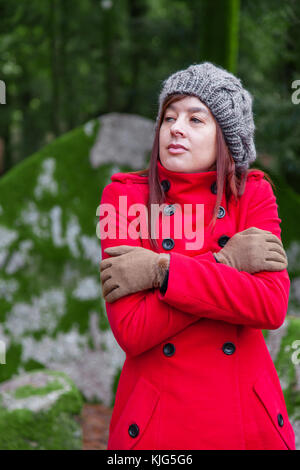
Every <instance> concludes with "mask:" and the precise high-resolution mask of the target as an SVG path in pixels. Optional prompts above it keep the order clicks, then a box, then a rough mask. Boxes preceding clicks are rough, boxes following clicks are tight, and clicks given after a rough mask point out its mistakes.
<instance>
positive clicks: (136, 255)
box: [100, 245, 170, 302]
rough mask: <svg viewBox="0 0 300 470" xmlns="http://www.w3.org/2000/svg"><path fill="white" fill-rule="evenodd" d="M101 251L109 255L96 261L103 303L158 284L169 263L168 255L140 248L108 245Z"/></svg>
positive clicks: (162, 278)
mask: <svg viewBox="0 0 300 470" xmlns="http://www.w3.org/2000/svg"><path fill="white" fill-rule="evenodd" d="M104 252H105V253H107V254H108V255H110V256H111V257H110V258H106V259H105V260H102V261H101V263H100V278H101V283H102V294H103V297H104V299H105V301H106V302H115V300H117V299H119V298H120V297H123V296H124V295H128V294H131V293H134V292H138V291H141V290H145V289H151V288H153V287H160V286H161V284H162V282H163V280H164V277H165V274H166V272H167V270H168V267H169V263H170V255H169V254H167V253H155V252H154V251H152V250H148V249H146V248H142V247H134V246H129V245H120V246H112V247H110V248H106V249H105V250H104Z"/></svg>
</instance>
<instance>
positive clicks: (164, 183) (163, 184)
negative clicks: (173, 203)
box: [161, 180, 171, 193]
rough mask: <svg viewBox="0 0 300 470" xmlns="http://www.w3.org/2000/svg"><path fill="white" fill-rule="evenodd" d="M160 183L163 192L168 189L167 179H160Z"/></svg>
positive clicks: (169, 184)
mask: <svg viewBox="0 0 300 470" xmlns="http://www.w3.org/2000/svg"><path fill="white" fill-rule="evenodd" d="M161 185H162V188H163V190H164V192H165V193H166V192H167V191H169V189H170V186H171V183H170V181H169V180H162V182H161Z"/></svg>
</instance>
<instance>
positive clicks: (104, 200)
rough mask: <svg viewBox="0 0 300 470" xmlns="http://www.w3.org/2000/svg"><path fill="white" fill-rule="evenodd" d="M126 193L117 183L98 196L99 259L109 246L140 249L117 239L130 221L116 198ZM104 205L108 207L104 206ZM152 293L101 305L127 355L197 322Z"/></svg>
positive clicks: (135, 243)
mask: <svg viewBox="0 0 300 470" xmlns="http://www.w3.org/2000/svg"><path fill="white" fill-rule="evenodd" d="M127 192H128V189H127V186H126V185H125V184H123V183H119V182H113V183H110V184H109V185H107V186H106V187H105V188H104V190H103V192H102V197H101V202H100V219H99V224H100V226H99V232H100V233H99V235H98V236H99V237H100V241H101V255H102V259H105V258H108V257H109V255H107V254H106V253H104V250H105V248H108V247H110V246H117V245H132V246H142V244H141V240H140V238H138V239H136V240H134V239H132V238H131V237H130V238H129V237H128V235H127V236H126V238H120V237H119V236H118V234H120V233H124V234H125V233H127V234H128V225H129V224H130V223H131V222H132V220H131V219H133V218H134V217H128V216H127V214H125V212H122V209H120V207H121V205H119V196H128V194H127ZM106 204H108V205H110V206H105V205H106ZM128 207H129V201H128ZM108 208H109V209H110V212H109V213H108V212H107V209H108ZM113 208H114V210H115V213H114V210H113ZM109 227H110V229H111V232H110V234H109V235H110V236H109V237H106V236H105V234H104V232H107V231H108V228H109ZM105 237H106V238H105ZM208 257H209V254H207V253H205V254H204V255H203V259H207V258H208ZM214 262H215V261H214ZM156 291H158V289H147V290H144V291H140V292H136V293H134V294H130V295H126V296H124V297H121V298H120V299H118V300H116V301H115V302H112V303H109V302H105V307H106V312H107V317H108V321H109V324H110V326H111V329H112V332H113V334H114V336H115V339H116V341H117V342H118V344H119V346H120V347H121V348H122V349H123V351H124V352H125V353H126V354H127V355H131V356H135V355H138V354H142V353H143V352H145V351H147V350H148V349H151V348H153V347H154V346H156V345H158V344H160V343H161V342H162V341H165V340H166V339H167V338H169V337H172V336H173V335H175V334H176V333H179V332H180V331H182V330H184V329H185V328H186V327H188V326H189V325H191V324H192V323H195V322H197V321H199V316H198V315H191V314H187V313H185V312H182V311H180V310H178V309H176V307H175V308H171V307H170V306H169V305H168V304H167V303H165V302H162V301H161V300H160V299H158V297H157V295H156Z"/></svg>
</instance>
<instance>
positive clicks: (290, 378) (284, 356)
mask: <svg viewBox="0 0 300 470" xmlns="http://www.w3.org/2000/svg"><path fill="white" fill-rule="evenodd" d="M288 322H289V323H288V328H287V334H286V335H285V336H284V337H283V338H282V340H281V346H280V351H279V353H278V355H277V358H276V361H275V367H276V370H277V372H278V376H279V378H280V379H282V380H283V381H284V382H286V383H287V384H288V387H287V388H286V389H285V390H283V393H284V397H285V400H286V405H287V410H288V413H289V415H294V414H295V410H296V409H297V408H298V409H299V407H300V394H299V391H298V390H297V389H296V383H297V382H296V371H295V368H296V367H299V365H295V364H294V363H293V361H292V353H293V352H294V351H295V349H293V348H292V344H293V342H294V341H295V340H299V331H300V318H298V317H293V316H289V317H288ZM298 357H299V355H298ZM298 419H300V414H299V417H298Z"/></svg>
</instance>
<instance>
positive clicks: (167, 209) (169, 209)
mask: <svg viewBox="0 0 300 470" xmlns="http://www.w3.org/2000/svg"><path fill="white" fill-rule="evenodd" d="M175 210H176V207H175V206H173V204H169V205H168V206H165V207H164V214H165V215H173V214H175Z"/></svg>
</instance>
